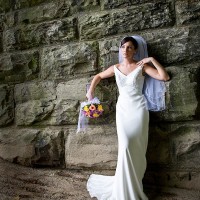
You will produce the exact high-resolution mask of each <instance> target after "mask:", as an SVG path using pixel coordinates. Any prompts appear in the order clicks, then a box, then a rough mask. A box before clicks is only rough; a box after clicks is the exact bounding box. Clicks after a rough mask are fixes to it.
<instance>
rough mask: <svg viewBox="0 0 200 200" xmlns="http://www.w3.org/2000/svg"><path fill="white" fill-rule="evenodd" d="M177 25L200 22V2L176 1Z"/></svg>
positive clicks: (194, 0)
mask: <svg viewBox="0 0 200 200" xmlns="http://www.w3.org/2000/svg"><path fill="white" fill-rule="evenodd" d="M175 7H176V16H177V24H178V25H182V24H191V23H196V24H199V22H200V4H199V1H198V0H192V1H190V0H186V1H181V0H178V1H175Z"/></svg>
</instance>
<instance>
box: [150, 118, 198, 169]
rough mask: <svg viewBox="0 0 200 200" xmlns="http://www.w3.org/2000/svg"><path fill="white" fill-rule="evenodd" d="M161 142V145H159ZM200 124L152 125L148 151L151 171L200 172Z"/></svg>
mask: <svg viewBox="0 0 200 200" xmlns="http://www.w3.org/2000/svg"><path fill="white" fill-rule="evenodd" d="M159 142H160V144H159ZM199 144H200V124H199V121H196V122H195V121H194V122H179V123H178V122H174V123H173V124H172V123H159V124H156V123H151V124H150V136H149V144H148V150H147V159H148V164H149V170H153V169H156V167H157V168H159V169H160V170H164V169H168V170H171V169H173V170H178V171H182V170H185V171H188V172H190V170H191V169H193V171H196V170H199V169H200V165H199V159H198V155H199V152H200V145H199ZM191 171H192V170H191Z"/></svg>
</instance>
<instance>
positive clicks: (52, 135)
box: [0, 127, 64, 166]
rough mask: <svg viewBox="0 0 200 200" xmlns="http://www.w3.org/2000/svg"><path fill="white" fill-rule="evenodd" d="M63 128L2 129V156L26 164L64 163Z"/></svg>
mask: <svg viewBox="0 0 200 200" xmlns="http://www.w3.org/2000/svg"><path fill="white" fill-rule="evenodd" d="M63 150H64V149H63V132H62V131H61V129H60V130H59V129H58V130H56V129H50V128H46V129H43V130H41V129H40V130H39V129H28V128H27V129H22V128H21V129H16V128H14V127H13V128H10V129H7V128H6V129H5V128H2V129H0V157H1V158H3V159H5V160H8V161H11V162H15V163H18V164H21V165H25V166H61V165H63V155H64V154H63V152H64V151H63Z"/></svg>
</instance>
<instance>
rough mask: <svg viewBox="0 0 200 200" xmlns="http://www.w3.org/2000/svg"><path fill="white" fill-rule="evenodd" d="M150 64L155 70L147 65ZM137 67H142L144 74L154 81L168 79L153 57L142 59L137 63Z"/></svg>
mask: <svg viewBox="0 0 200 200" xmlns="http://www.w3.org/2000/svg"><path fill="white" fill-rule="evenodd" d="M150 62H151V63H152V64H153V65H154V67H155V68H153V67H152V66H150V65H148V63H150ZM137 65H144V67H143V70H144V72H145V73H146V74H148V75H149V76H151V77H153V78H155V79H158V80H162V81H168V80H169V79H170V77H169V75H168V73H167V71H166V70H165V68H164V67H163V66H162V65H161V64H160V63H159V62H158V61H157V60H156V59H155V58H153V57H148V58H144V59H142V60H141V61H139V62H138V63H137Z"/></svg>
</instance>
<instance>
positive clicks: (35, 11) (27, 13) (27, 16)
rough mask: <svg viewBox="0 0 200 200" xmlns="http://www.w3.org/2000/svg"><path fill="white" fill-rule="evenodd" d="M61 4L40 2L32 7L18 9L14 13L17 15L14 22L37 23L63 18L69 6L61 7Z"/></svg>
mask: <svg viewBox="0 0 200 200" xmlns="http://www.w3.org/2000/svg"><path fill="white" fill-rule="evenodd" d="M62 6H63V5H62V4H59V3H58V2H51V3H48V4H44V5H43V4H42V5H40V6H37V7H32V8H30V9H28V10H27V9H25V10H19V11H18V12H17V13H16V14H15V15H16V16H17V17H16V18H17V21H16V24H20V23H24V24H29V23H37V22H42V21H47V20H52V19H56V18H63V17H65V16H67V14H68V12H69V7H65V8H64V9H63V7H62Z"/></svg>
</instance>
